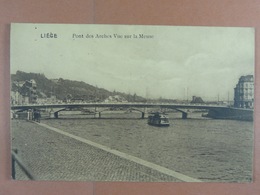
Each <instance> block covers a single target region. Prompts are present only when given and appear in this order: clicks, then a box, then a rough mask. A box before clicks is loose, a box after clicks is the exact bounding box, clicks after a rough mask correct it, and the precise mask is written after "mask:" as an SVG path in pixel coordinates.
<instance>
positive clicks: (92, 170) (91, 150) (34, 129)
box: [12, 120, 199, 182]
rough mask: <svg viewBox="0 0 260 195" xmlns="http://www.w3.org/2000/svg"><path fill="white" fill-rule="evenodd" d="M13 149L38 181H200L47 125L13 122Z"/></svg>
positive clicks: (20, 121) (21, 173) (20, 177)
mask: <svg viewBox="0 0 260 195" xmlns="http://www.w3.org/2000/svg"><path fill="white" fill-rule="evenodd" d="M12 147H13V148H17V149H18V156H19V157H20V158H21V159H22V160H23V162H24V163H25V164H26V165H27V167H29V168H30V169H31V171H32V172H33V174H34V175H35V176H36V177H37V179H38V180H67V181H70V180H81V181H146V182H147V181H148V182H160V181H171V182H172V181H174V182H179V181H195V182H198V181H199V180H196V179H193V178H190V177H188V176H185V175H182V174H179V173H176V172H174V171H172V170H168V169H165V168H164V167H160V166H157V165H154V164H152V163H149V162H147V161H144V160H142V159H139V158H135V157H133V156H130V155H128V154H125V153H121V152H119V151H115V150H112V149H109V148H107V147H103V146H102V145H100V144H96V143H94V142H91V141H89V140H87V139H83V138H80V137H78V136H75V135H71V134H68V133H65V132H64V133H63V132H62V131H60V130H59V129H56V128H53V127H49V126H47V125H44V124H36V123H33V122H27V121H22V120H14V121H12ZM16 171H17V174H16V179H21V180H23V179H27V177H26V175H25V174H24V173H23V172H22V171H21V170H20V169H19V167H18V166H16Z"/></svg>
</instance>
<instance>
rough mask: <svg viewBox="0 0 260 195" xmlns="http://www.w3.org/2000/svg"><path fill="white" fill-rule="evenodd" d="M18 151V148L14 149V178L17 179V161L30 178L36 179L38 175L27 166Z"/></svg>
mask: <svg viewBox="0 0 260 195" xmlns="http://www.w3.org/2000/svg"><path fill="white" fill-rule="evenodd" d="M17 153H18V150H17V149H13V150H12V178H13V179H16V168H15V164H16V163H17V165H19V167H20V168H21V170H22V171H23V172H24V173H25V175H26V176H27V177H28V178H29V179H30V180H36V177H35V176H34V175H33V173H32V171H31V170H30V169H29V168H28V167H26V165H25V163H24V162H23V161H22V160H21V158H19V157H18V155H17Z"/></svg>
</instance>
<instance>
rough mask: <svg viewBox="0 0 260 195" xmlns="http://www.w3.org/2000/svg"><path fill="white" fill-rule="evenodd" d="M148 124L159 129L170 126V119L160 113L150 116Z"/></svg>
mask: <svg viewBox="0 0 260 195" xmlns="http://www.w3.org/2000/svg"><path fill="white" fill-rule="evenodd" d="M148 124H149V125H153V126H158V127H167V126H169V125H170V123H169V118H168V117H167V116H166V115H165V114H162V113H159V112H156V113H153V115H150V116H148Z"/></svg>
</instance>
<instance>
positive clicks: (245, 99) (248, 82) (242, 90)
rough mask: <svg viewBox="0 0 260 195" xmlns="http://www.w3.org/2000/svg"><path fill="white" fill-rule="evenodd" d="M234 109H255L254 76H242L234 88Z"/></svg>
mask: <svg viewBox="0 0 260 195" xmlns="http://www.w3.org/2000/svg"><path fill="white" fill-rule="evenodd" d="M234 107H236V108H253V107H254V77H253V75H247V76H241V77H240V78H239V81H238V83H237V85H236V87H235V88H234Z"/></svg>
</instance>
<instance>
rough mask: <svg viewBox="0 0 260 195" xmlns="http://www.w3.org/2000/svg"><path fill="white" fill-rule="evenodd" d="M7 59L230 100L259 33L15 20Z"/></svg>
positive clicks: (140, 89)
mask: <svg viewBox="0 0 260 195" xmlns="http://www.w3.org/2000/svg"><path fill="white" fill-rule="evenodd" d="M47 33H53V34H56V36H57V38H50V37H48V36H47ZM140 34H141V35H144V37H145V38H144V37H142V36H141V37H140ZM115 35H119V37H118V36H117V37H116V36H115ZM10 59H11V65H10V66H11V67H10V70H11V73H12V74H13V73H15V72H16V71H17V70H20V71H24V72H34V73H43V74H44V75H45V76H46V77H47V78H49V79H54V78H64V79H70V80H77V81H84V82H86V83H88V84H91V85H94V86H97V87H101V88H105V89H107V90H110V91H114V90H116V91H120V92H125V93H130V94H134V93H136V94H137V95H141V96H143V97H146V98H160V97H161V98H170V99H185V100H186V99H189V100H191V98H192V96H193V95H195V96H200V97H202V99H203V100H209V101H213V100H224V101H226V100H232V99H233V95H234V87H235V85H236V84H237V82H238V79H239V77H240V76H243V75H248V74H254V65H255V35H254V29H253V28H241V27H188V26H186V27H185V26H142V25H82V24H81V25H79V24H12V26H11V57H10Z"/></svg>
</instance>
